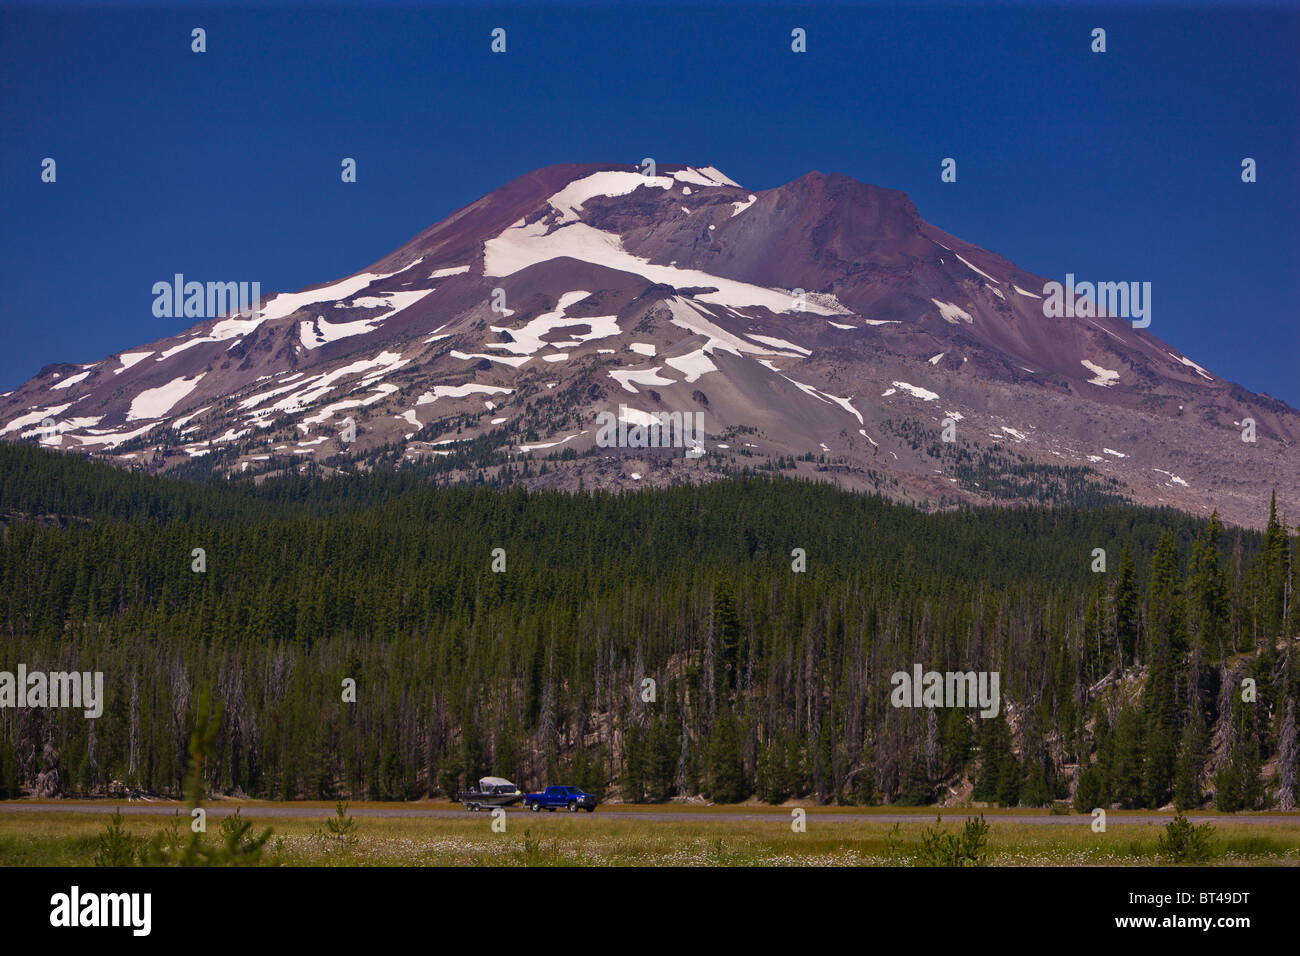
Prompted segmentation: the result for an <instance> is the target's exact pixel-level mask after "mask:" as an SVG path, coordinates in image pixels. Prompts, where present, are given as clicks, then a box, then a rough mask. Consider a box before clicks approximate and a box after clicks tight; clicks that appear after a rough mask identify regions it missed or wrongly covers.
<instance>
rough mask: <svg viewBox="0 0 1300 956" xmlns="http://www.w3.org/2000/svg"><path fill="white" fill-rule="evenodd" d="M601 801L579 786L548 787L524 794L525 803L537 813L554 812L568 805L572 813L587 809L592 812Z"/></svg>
mask: <svg viewBox="0 0 1300 956" xmlns="http://www.w3.org/2000/svg"><path fill="white" fill-rule="evenodd" d="M599 802H600V800H599V799H597V798H596V797H595V796H593V795H592V794H590V793H586V792H584V791H582V790H580V789H578V788H577V787H547V788H546V789H545V790H543V791H542V792H541V793H529V794H526V795H525V796H524V805H525V806H527V807H528V809H529V810H532V811H533V813H537V812H539V811H541V810H550V811H551V812H552V813H554V812H555V811H556V810H558V809H560V807H567V808H568V810H569V812H570V813H577V812H578V811H579V810H586V811H587V812H588V813H591V812H592V811H593V810H595V809H596V804H598V803H599Z"/></svg>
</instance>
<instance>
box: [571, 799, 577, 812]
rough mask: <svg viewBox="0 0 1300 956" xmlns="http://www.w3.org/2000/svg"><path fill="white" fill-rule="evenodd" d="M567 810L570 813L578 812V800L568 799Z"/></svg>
mask: <svg viewBox="0 0 1300 956" xmlns="http://www.w3.org/2000/svg"><path fill="white" fill-rule="evenodd" d="M569 812H570V813H577V812H578V801H577V800H570V801H569Z"/></svg>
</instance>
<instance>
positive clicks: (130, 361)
mask: <svg viewBox="0 0 1300 956" xmlns="http://www.w3.org/2000/svg"><path fill="white" fill-rule="evenodd" d="M150 355H153V352H151V351H150V352H123V353H122V354H121V355H119V356H118V357H117V360H118V361H119V362H121V363H122V367H121V368H115V369H113V374H114V375H121V374H122V373H123V372H125V371H126V370H127V369H129V368H130V367H131V366H132V365H134V364H135V363H136V362H142V361H144V360H145V359H147V358H148V357H149V356H150Z"/></svg>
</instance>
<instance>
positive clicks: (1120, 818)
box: [0, 800, 1300, 827]
mask: <svg viewBox="0 0 1300 956" xmlns="http://www.w3.org/2000/svg"><path fill="white" fill-rule="evenodd" d="M115 809H121V811H122V814H123V816H137V815H141V816H143V815H159V814H164V815H168V816H170V815H171V814H173V813H175V812H176V811H177V810H179V811H181V814H182V816H184V815H185V813H186V809H185V805H184V804H181V803H168V802H163V801H159V802H149V803H141V802H137V803H126V804H122V803H117V802H115V801H112V800H105V801H102V802H99V803H72V802H63V801H56V802H49V803H27V802H22V801H4V802H0V813H50V812H54V813H98V814H104V815H108V814H111V813H112V812H113V811H114V810H115ZM206 809H207V811H208V815H209V816H213V817H223V816H227V815H228V814H231V813H234V812H235V810H236V809H237V807H236V806H234V805H231V804H209V805H207V807H206ZM238 809H242V810H243V814H244V816H245V817H247V818H248V819H250V820H260V819H263V818H268V817H300V818H311V817H322V818H323V817H327V816H329V815H330V814H331V812H332V808H331V807H324V806H317V807H312V806H299V805H292V804H285V805H274V806H263V805H257V806H242V807H238ZM507 812H508V813H510V814H512V815H513V814H516V813H527V812H528V811H527V810H524V809H523V808H522V807H511V808H509V809H508V810H507ZM561 812H563V811H561ZM936 812H937V813H940V814H942V816H943V818H944V819H945V820H954V821H957V820H965V819H967V818H969V817H975V816H978V815H979V811H978V810H975V811H972V810H938V811H936V810H933V809H931V810H925V811H921V812H916V813H854V812H843V811H836V810H820V809H818V808H816V807H810V808H808V816H809V817H810V818H813V819H815V820H816V821H817V822H818V823H857V824H864V823H885V824H893V823H918V822H919V823H929V822H932V821H933V820H934V817H935V814H936ZM348 814H349V815H350V816H354V817H415V818H422V817H423V818H431V819H440V818H450V819H455V818H462V819H463V818H465V817H468V816H469V811H467V810H464V809H460V808H456V807H448V806H422V805H418V804H416V805H393V806H388V807H354V808H349V810H348ZM564 816H566V817H568V816H570V814H568V813H564ZM574 816H576V817H579V818H582V819H590V818H593V817H602V818H609V817H613V818H615V819H626V820H657V821H663V822H665V823H671V822H674V821H676V822H688V821H689V822H705V821H715V820H717V821H723V820H725V821H738V822H739V821H743V822H755V821H763V820H769V821H771V822H773V823H782V824H785V823H788V822H789V812H788V811H786V810H780V809H778V810H743V809H737V810H721V809H715V808H705V807H699V808H694V807H692V808H683V809H678V810H674V811H672V812H663V811H655V810H631V809H624V808H622V807H617V806H614V807H605V808H602V809H599V810H597V811H596V813H595V814H587V813H579V814H574ZM985 819H986V820H988V822H989V823H991V824H997V823H1027V824H1030V825H1034V826H1087V825H1090V824H1091V822H1092V817H1091V815H1088V814H1072V815H1070V816H1051V815H1049V814H1046V813H993V814H988V815H986V817H985ZM1171 819H1173V814H1172V813H1126V812H1120V811H1112V812H1110V813H1108V814H1107V816H1106V825H1107V827H1115V826H1148V825H1151V824H1161V825H1163V824H1165V823H1168V822H1169V821H1170V820H1171ZM1191 819H1192V820H1193V821H1194V822H1196V823H1236V824H1245V825H1248V826H1249V825H1255V824H1259V825H1268V824H1276V823H1292V824H1295V825H1296V826H1300V814H1294V813H1291V814H1283V813H1271V814H1259V815H1240V816H1234V815H1228V814H1218V815H1216V814H1194V815H1193V816H1192V817H1191Z"/></svg>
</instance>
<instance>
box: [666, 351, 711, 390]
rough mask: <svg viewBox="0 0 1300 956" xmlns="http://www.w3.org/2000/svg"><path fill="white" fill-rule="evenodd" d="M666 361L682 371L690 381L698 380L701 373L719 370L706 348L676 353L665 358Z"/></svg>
mask: <svg viewBox="0 0 1300 956" xmlns="http://www.w3.org/2000/svg"><path fill="white" fill-rule="evenodd" d="M664 362H666V363H667V364H668V365H671V366H672V367H673V368H675V369H677V371H679V372H682V373H683V374H684V375H685V376H686V381H687V382H688V383H689V382H694V381H696V380H698V379H699V377H700V376H701V375H705V374H707V373H709V372H716V371H717V370H718V367H717V366H716V365H714V364H713V361H712V360H711V359H710V358H709V355H708V352H706V351H705V349H696V350H695V351H694V352H687V353H686V354H685V355H674V356H673V357H672V358H665V359H664Z"/></svg>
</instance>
